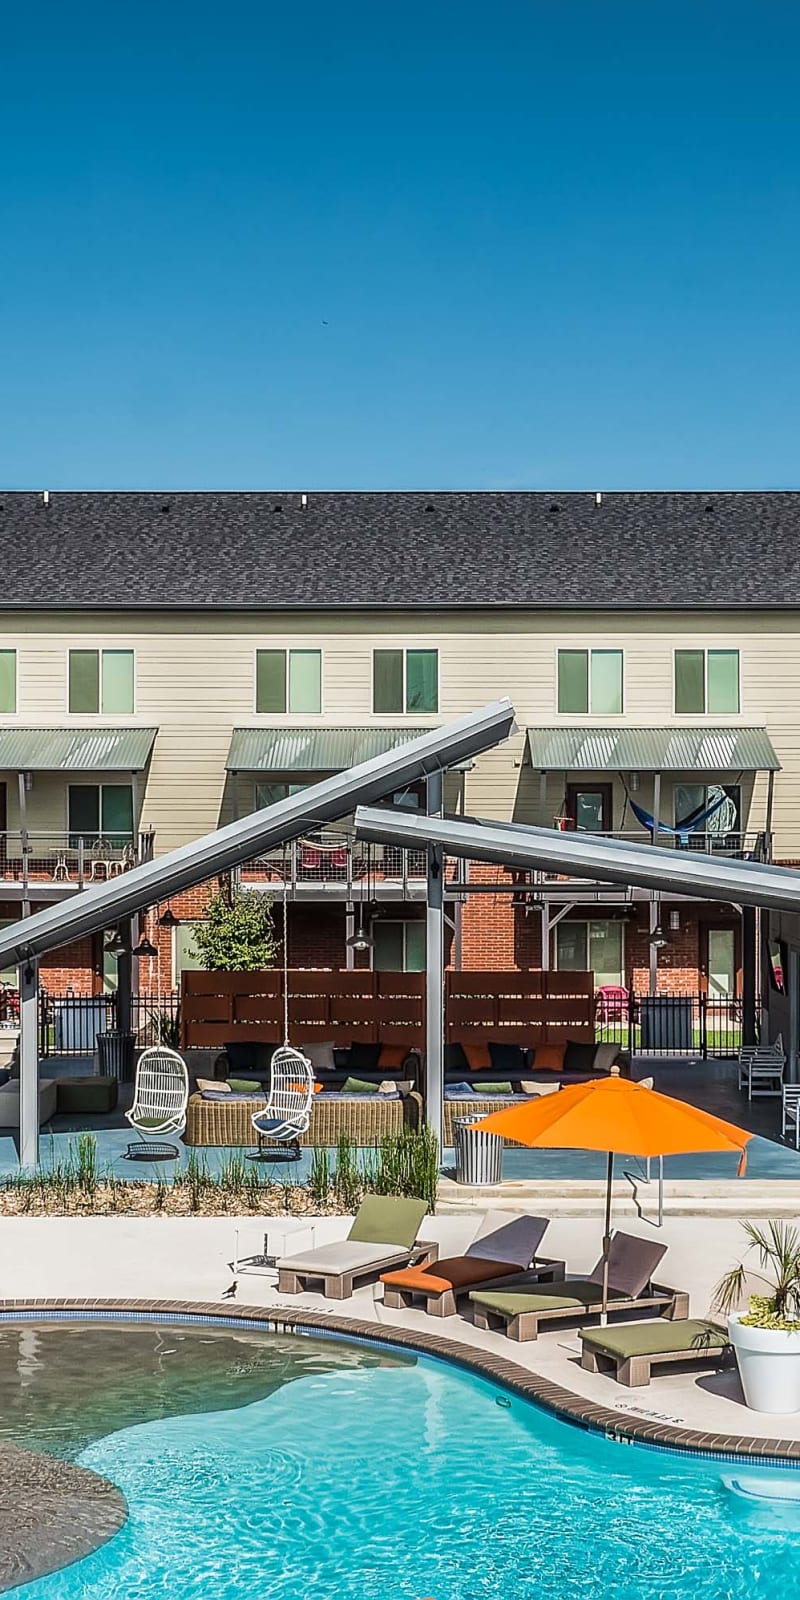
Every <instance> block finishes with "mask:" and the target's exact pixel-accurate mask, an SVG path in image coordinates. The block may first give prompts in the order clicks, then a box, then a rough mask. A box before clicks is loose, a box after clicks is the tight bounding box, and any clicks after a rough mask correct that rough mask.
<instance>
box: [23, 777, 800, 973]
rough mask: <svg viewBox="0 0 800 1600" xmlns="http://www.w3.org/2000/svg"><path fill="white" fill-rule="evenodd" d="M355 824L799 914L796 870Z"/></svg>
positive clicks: (547, 832) (446, 825)
mask: <svg viewBox="0 0 800 1600" xmlns="http://www.w3.org/2000/svg"><path fill="white" fill-rule="evenodd" d="M355 822H356V833H357V835H358V837H359V838H360V839H369V840H371V841H374V842H375V843H378V844H393V845H401V846H402V845H406V846H408V847H409V848H410V849H412V850H419V849H421V848H423V847H424V846H425V845H426V844H428V843H430V844H436V845H439V846H440V847H441V849H442V850H443V851H444V852H445V854H447V855H451V856H462V857H464V858H465V859H466V860H472V861H495V862H498V863H499V864H500V865H501V866H506V867H518V868H520V869H522V870H525V869H529V868H531V867H540V868H543V869H544V870H546V871H555V872H563V873H567V874H568V875H570V876H571V877H574V878H592V879H600V881H601V882H606V883H624V884H635V885H637V886H638V887H639V888H641V889H652V890H655V891H656V892H657V893H659V894H662V895H663V894H682V895H683V894H688V895H694V896H696V897H697V898H698V899H701V900H725V901H727V902H728V903H732V904H734V905H751V906H769V907H771V908H772V909H774V910H776V911H796V910H797V904H798V900H799V899H800V872H797V871H795V870H793V869H792V868H789V867H771V866H764V865H762V864H761V863H760V862H757V861H732V860H731V859H730V858H729V857H721V856H709V855H705V854H703V853H702V852H701V851H699V850H664V849H661V848H659V847H658V846H657V845H650V844H629V843H628V842H627V841H625V840H621V839H603V838H598V837H597V836H596V835H594V834H588V833H559V832H558V831H557V830H556V829H551V828H523V827H521V826H519V825H518V824H515V823H504V822H486V821H481V820H480V819H476V818H469V819H462V818H460V817H459V818H457V819H456V818H453V817H427V816H423V815H420V814H419V813H418V812H411V811H403V810H401V809H400V808H393V807H391V806H384V807H382V808H381V807H365V806H359V807H358V809H357V811H356V818H355ZM0 953H2V952H1V951H0Z"/></svg>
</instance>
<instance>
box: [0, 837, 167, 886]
mask: <svg viewBox="0 0 800 1600" xmlns="http://www.w3.org/2000/svg"><path fill="white" fill-rule="evenodd" d="M153 838H154V836H153V834H152V833H141V834H139V835H138V836H136V835H134V834H124V833H115V834H113V835H109V836H108V837H98V836H97V834H92V835H86V834H77V833H51V832H48V833H42V832H38V831H34V830H33V829H27V830H22V831H19V830H18V831H14V832H11V831H6V832H0V895H2V896H3V897H4V898H5V899H6V900H28V899H30V900H37V901H42V900H62V899H65V898H66V897H67V896H68V895H70V894H75V893H76V892H77V891H78V890H81V889H86V888H88V887H89V886H90V885H91V884H93V883H106V882H107V881H108V880H109V879H110V878H116V877H118V876H119V875H120V873H122V872H128V871H129V870H130V868H131V867H135V866H138V865H139V863H140V862H142V861H150V860H151V859H152V856H153Z"/></svg>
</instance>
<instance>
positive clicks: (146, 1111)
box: [125, 1044, 189, 1161]
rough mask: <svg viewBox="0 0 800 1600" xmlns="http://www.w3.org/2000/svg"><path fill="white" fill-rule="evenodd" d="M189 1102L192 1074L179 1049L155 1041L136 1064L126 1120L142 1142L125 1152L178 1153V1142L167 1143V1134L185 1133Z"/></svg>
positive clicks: (138, 1155) (137, 1155) (148, 1156)
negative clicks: (190, 1076)
mask: <svg viewBox="0 0 800 1600" xmlns="http://www.w3.org/2000/svg"><path fill="white" fill-rule="evenodd" d="M188 1103H189V1074H188V1072H187V1070H186V1062H185V1061H184V1060H183V1057H182V1056H179V1055H178V1052H177V1050H169V1049H168V1048H167V1046H166V1045H163V1044H156V1045H152V1046H151V1048H150V1049H149V1050H143V1051H142V1054H141V1055H140V1057H139V1060H138V1063H137V1066H136V1080H135V1083H134V1087H133V1105H132V1106H131V1109H130V1111H126V1112H125V1117H126V1120H127V1121H128V1122H129V1123H130V1125H131V1127H132V1128H133V1129H134V1130H135V1132H136V1133H138V1134H139V1138H140V1141H141V1142H140V1143H138V1144H129V1145H128V1148H127V1151H126V1152H125V1153H126V1155H127V1157H128V1159H129V1160H131V1161H137V1160H138V1161H143V1160H158V1159H159V1158H162V1159H167V1158H169V1157H172V1156H177V1154H178V1151H177V1148H176V1146H175V1145H172V1144H165V1143H164V1142H163V1140H164V1136H165V1135H166V1134H169V1133H183V1130H184V1128H185V1127H186V1107H187V1105H188Z"/></svg>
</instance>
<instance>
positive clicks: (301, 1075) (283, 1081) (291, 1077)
mask: <svg viewBox="0 0 800 1600" xmlns="http://www.w3.org/2000/svg"><path fill="white" fill-rule="evenodd" d="M313 1102H314V1068H313V1067H312V1065H311V1062H310V1061H307V1060H306V1057H305V1056H304V1055H301V1054H300V1051H299V1050H293V1049H292V1048H291V1046H283V1045H282V1046H281V1048H280V1049H279V1050H276V1051H275V1052H274V1054H273V1057H272V1061H271V1063H270V1084H269V1096H268V1098H267V1103H266V1105H265V1106H260V1107H259V1109H258V1111H257V1112H256V1113H255V1114H254V1116H253V1117H252V1119H251V1120H252V1123H253V1127H254V1128H255V1130H256V1133H257V1134H258V1154H259V1155H263V1154H264V1153H265V1147H266V1146H267V1145H281V1146H282V1147H283V1149H284V1153H285V1154H286V1153H288V1154H290V1155H291V1157H292V1159H293V1160H299V1157H300V1138H301V1135H302V1134H304V1133H305V1132H306V1129H307V1128H308V1124H309V1122H310V1121H311V1107H312V1105H313Z"/></svg>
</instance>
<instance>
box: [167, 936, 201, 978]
mask: <svg viewBox="0 0 800 1600" xmlns="http://www.w3.org/2000/svg"><path fill="white" fill-rule="evenodd" d="M194 929H195V924H194V923H193V922H179V923H178V926H177V928H173V930H172V931H173V935H174V943H173V946H172V982H173V986H174V987H175V988H176V989H179V988H180V983H181V973H182V972H197V971H198V970H199V969H200V968H201V967H202V965H203V963H202V961H201V960H200V957H199V955H198V954H197V950H196V948H195V943H194Z"/></svg>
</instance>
